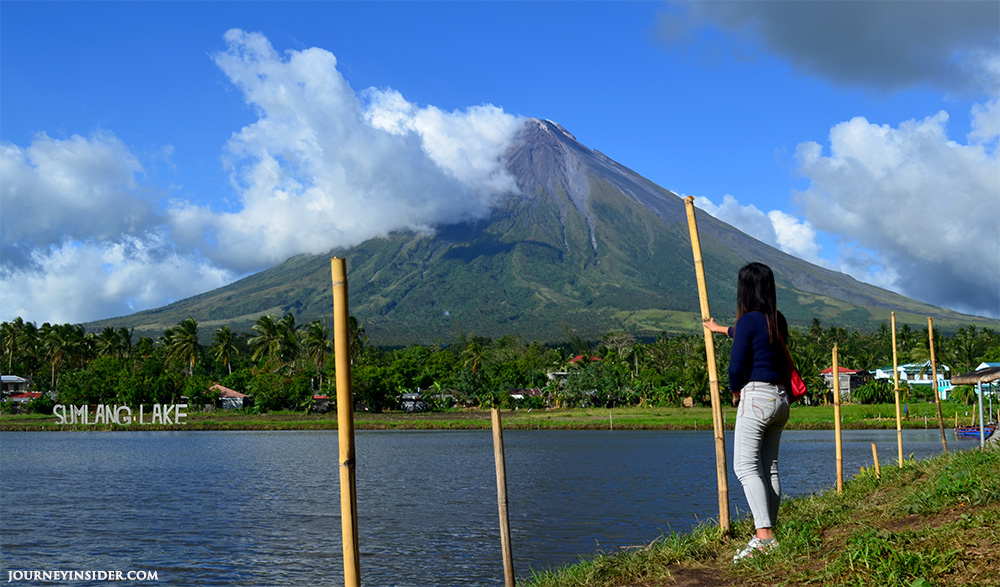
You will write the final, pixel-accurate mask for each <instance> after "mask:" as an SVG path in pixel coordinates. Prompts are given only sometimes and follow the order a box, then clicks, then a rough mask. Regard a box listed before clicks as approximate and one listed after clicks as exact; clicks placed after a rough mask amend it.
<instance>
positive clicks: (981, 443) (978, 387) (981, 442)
mask: <svg viewBox="0 0 1000 587" xmlns="http://www.w3.org/2000/svg"><path fill="white" fill-rule="evenodd" d="M976 391H977V392H978V395H979V446H985V445H986V431H985V429H984V428H983V426H984V425H985V424H986V418H984V417H983V382H982V381H979V382H977V383H976ZM972 413H973V414H975V413H976V412H975V411H973V412H972Z"/></svg>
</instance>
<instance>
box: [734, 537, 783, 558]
mask: <svg viewBox="0 0 1000 587" xmlns="http://www.w3.org/2000/svg"><path fill="white" fill-rule="evenodd" d="M777 547H778V541H777V540H775V539H773V538H772V539H771V540H761V539H760V538H757V537H756V536H754V537H753V538H751V539H750V542H748V543H747V545H746V547H745V548H744V549H743V550H741V551H739V552H737V553H736V556H734V557H733V562H734V563H735V562H739V561H741V560H743V559H745V558H753V557H754V556H756V555H757V554H760V553H763V552H767V551H768V550H771V549H773V548H777Z"/></svg>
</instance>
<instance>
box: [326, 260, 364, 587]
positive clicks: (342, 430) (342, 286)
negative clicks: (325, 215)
mask: <svg viewBox="0 0 1000 587" xmlns="http://www.w3.org/2000/svg"><path fill="white" fill-rule="evenodd" d="M346 265H347V264H346V262H345V260H344V259H340V258H337V257H334V258H333V259H330V270H331V273H332V275H333V352H334V359H335V361H336V370H337V431H338V444H339V446H340V526H341V532H342V535H343V543H344V585H345V587H358V586H359V585H360V584H361V560H360V557H359V553H358V498H357V476H356V472H355V465H356V462H355V456H354V394H353V393H352V390H351V349H350V339H349V338H348V323H349V316H350V312H349V310H348V306H347V266H346Z"/></svg>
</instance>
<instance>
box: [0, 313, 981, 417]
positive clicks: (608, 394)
mask: <svg viewBox="0 0 1000 587" xmlns="http://www.w3.org/2000/svg"><path fill="white" fill-rule="evenodd" d="M204 334H207V333H203V332H202V329H199V325H198V322H197V321H196V320H195V319H194V318H188V319H186V320H183V321H181V322H180V323H178V324H177V325H176V326H173V327H170V328H167V329H166V330H164V332H163V333H162V335H160V336H159V337H158V338H156V339H153V338H152V337H149V336H141V337H139V338H138V339H135V337H134V336H133V331H132V330H131V329H127V328H111V327H108V328H105V329H103V330H102V331H100V332H87V331H86V330H85V329H84V327H83V326H81V325H74V324H49V323H45V324H42V325H41V326H37V325H36V324H35V323H33V322H25V321H24V320H22V319H21V318H16V319H14V320H12V321H10V322H3V323H2V324H0V345H2V348H3V370H4V373H5V374H14V375H19V376H21V377H25V378H27V379H29V380H30V381H31V383H32V389H34V390H36V391H39V390H43V389H49V390H54V391H56V392H57V394H58V396H57V397H58V400H57V401H58V402H59V403H63V404H75V405H80V404H99V403H103V404H122V405H133V406H135V405H148V404H154V403H161V404H165V403H181V401H182V399H183V401H184V402H187V403H189V404H190V405H191V406H192V407H194V408H195V409H197V407H200V406H202V405H205V404H212V403H214V402H215V400H216V399H217V398H218V393H217V392H212V391H210V389H209V388H210V387H211V386H212V385H213V384H214V383H219V384H221V385H223V386H225V387H229V388H231V389H235V390H237V391H240V392H242V393H246V394H248V395H250V396H252V397H253V398H254V405H253V407H252V408H251V409H252V410H254V411H259V412H267V411H275V410H309V409H310V408H312V407H313V405H314V402H315V399H314V398H315V397H316V396H329V397H331V398H335V397H336V391H335V376H334V375H335V373H334V360H333V359H334V356H333V344H332V333H331V330H330V329H328V328H327V327H326V325H325V323H324V322H322V321H313V322H310V323H308V324H304V325H298V324H296V323H295V317H294V315H292V314H286V315H284V316H282V317H280V318H278V317H276V316H271V315H267V316H261V317H260V318H259V319H258V320H257V321H256V322H255V323H254V324H253V326H252V327H251V329H250V331H249V332H239V331H233V330H231V329H230V328H229V327H227V326H222V327H220V328H217V329H215V330H214V331H212V332H211V337H210V342H208V344H202V342H201V341H202V340H208V337H204V338H203V335H204ZM565 335H566V342H565V343H563V344H542V343H539V342H527V341H525V340H523V339H522V338H520V337H518V336H513V335H508V336H502V337H500V338H497V339H491V338H485V337H479V336H473V335H469V334H464V333H463V334H458V335H457V336H456V340H455V341H454V342H451V343H450V344H438V345H411V346H408V347H403V348H392V349H390V348H380V347H378V346H375V345H372V344H371V342H370V341H369V340H368V338H367V337H366V336H365V332H364V328H363V326H362V325H359V323H358V322H357V320H356V319H355V318H354V317H351V318H350V321H349V337H350V339H351V343H350V349H351V351H350V352H351V355H352V356H351V364H352V374H353V383H354V386H353V388H354V396H355V400H356V402H357V403H358V405H359V407H360V408H362V409H367V410H372V411H382V410H391V409H398V408H400V406H401V399H402V397H403V395H404V394H407V393H415V392H419V393H421V395H422V398H423V401H424V403H425V404H429V405H430V406H431V407H432V408H433V407H448V406H456V405H457V406H469V407H486V406H496V405H498V406H502V407H508V408H509V407H514V406H515V405H523V406H526V407H543V406H549V405H558V406H562V407H579V406H606V407H616V406H670V405H681V404H682V403H683V402H684V400H685V398H688V397H690V398H692V400H693V401H694V402H695V403H696V404H703V403H707V402H708V397H707V390H708V388H709V383H708V370H707V368H706V365H705V343H704V336H703V334H702V333H701V332H695V333H663V334H661V335H660V336H659V337H657V338H656V339H655V340H648V341H641V340H638V339H636V338H635V337H633V336H632V335H630V334H627V333H624V332H611V333H608V334H607V335H605V336H604V337H603V338H602V339H601V340H600V341H584V340H582V339H580V338H579V337H578V336H576V335H575V334H574V333H572V332H571V331H567V332H566V333H565ZM896 339H897V360H898V362H899V363H900V364H904V363H920V362H924V361H926V360H928V359H930V346H929V341H928V335H927V329H922V330H919V329H913V328H911V327H910V326H909V325H903V326H902V327H901V328H900V329H898V330H897V332H896ZM788 343H789V349H790V351H791V353H792V356H793V357H794V359H795V362H796V365H797V367H798V369H799V371H800V372H801V373H802V375H803V377H804V379H805V380H806V383H807V386H808V387H809V389H810V391H811V392H812V393H813V395H814V396H816V397H819V396H822V395H824V394H825V393H826V386H825V385H824V383H823V379H822V376H821V375H820V371H822V370H823V369H825V368H828V367H829V366H830V360H831V357H830V355H831V350H832V348H833V346H834V345H835V344H836V345H837V346H838V349H839V357H840V360H839V362H840V365H841V366H843V367H849V368H854V369H865V370H871V369H875V368H878V367H884V366H887V365H890V366H891V365H892V332H891V329H890V327H889V325H888V324H887V323H884V322H883V323H882V324H880V325H879V327H878V328H876V329H875V330H874V331H872V332H864V333H863V332H859V331H857V330H854V331H850V332H848V331H847V330H845V329H844V328H839V327H835V326H834V327H827V328H824V327H823V326H822V324H821V323H820V321H819V320H817V319H814V320H813V321H812V324H811V326H810V327H809V328H806V329H802V330H793V331H792V332H791V333H790V336H789V341H788ZM715 345H716V349H715V354H716V357H717V360H718V362H719V364H718V365H717V370H718V374H719V378H720V388H721V389H723V390H725V389H727V387H728V381H727V378H728V377H727V361H728V357H729V348H730V341H729V339H728V338H726V337H724V336H716V337H715ZM934 348H935V355H936V359H937V361H938V363H939V364H946V365H948V366H950V367H951V369H952V372H953V373H962V372H966V371H971V370H973V369H974V368H975V367H976V366H977V365H978V364H979V363H981V362H983V361H987V362H994V361H1000V336H998V334H997V332H996V331H994V330H992V329H989V328H976V327H974V326H971V325H970V326H967V327H962V328H959V329H958V330H957V331H956V332H955V333H954V334H952V335H950V336H943V335H942V334H940V333H939V332H935V341H934ZM939 372H940V371H939ZM524 390H537V391H534V392H529V393H525V392H524ZM906 392H907V393H908V392H909V390H908V389H906ZM961 395H962V394H961V393H960V394H959V396H961ZM966 395H968V394H966ZM519 396H524V398H523V399H520V398H519ZM928 397H931V398H932V397H933V396H929V395H928ZM515 398H518V399H515ZM854 400H855V401H865V402H873V403H874V402H881V401H892V383H891V381H889V382H888V384H887V383H886V382H885V381H883V382H877V381H876V382H873V383H871V384H870V385H869V386H867V387H866V388H863V389H861V390H860V391H859V392H857V393H856V394H855V396H854ZM54 401H55V400H53V399H51V398H48V397H47V396H43V398H39V399H38V400H35V402H33V403H32V406H31V409H32V410H34V411H45V410H51V405H52V404H53V403H54ZM4 403H5V404H6V403H7V402H4Z"/></svg>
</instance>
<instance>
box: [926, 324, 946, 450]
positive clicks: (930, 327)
mask: <svg viewBox="0 0 1000 587" xmlns="http://www.w3.org/2000/svg"><path fill="white" fill-rule="evenodd" d="M927 338H928V339H929V340H930V343H931V389H933V390H934V405H936V406H937V416H938V428H940V429H941V448H942V449H944V454H948V439H947V438H945V435H944V417H943V416H942V415H941V391H940V390H938V383H937V360H936V359H935V357H934V319H933V318H931V317H930V316H928V317H927Z"/></svg>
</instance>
